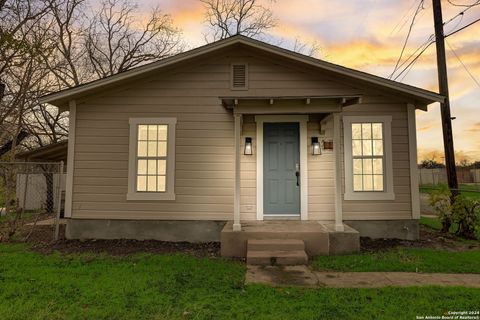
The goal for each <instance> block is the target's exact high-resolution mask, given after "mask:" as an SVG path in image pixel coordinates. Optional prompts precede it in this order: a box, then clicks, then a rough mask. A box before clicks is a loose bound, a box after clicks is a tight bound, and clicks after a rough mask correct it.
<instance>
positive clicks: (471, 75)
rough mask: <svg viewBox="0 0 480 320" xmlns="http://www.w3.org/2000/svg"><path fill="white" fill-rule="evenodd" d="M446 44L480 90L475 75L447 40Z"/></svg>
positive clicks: (479, 84)
mask: <svg viewBox="0 0 480 320" xmlns="http://www.w3.org/2000/svg"><path fill="white" fill-rule="evenodd" d="M445 42H446V43H447V46H448V47H449V48H450V50H452V52H453V54H454V55H455V57H456V58H457V60H458V61H459V62H460V64H461V65H462V66H463V68H464V69H465V71H467V73H468V75H469V76H470V78H472V80H473V82H475V83H476V84H477V86H478V87H479V88H480V83H479V82H478V81H477V79H475V77H474V76H473V74H472V73H471V72H470V70H469V69H468V68H467V66H466V65H465V63H463V61H462V59H460V57H459V56H458V55H457V53H456V52H455V50H453V48H452V46H451V45H450V43H448V41H447V40H445Z"/></svg>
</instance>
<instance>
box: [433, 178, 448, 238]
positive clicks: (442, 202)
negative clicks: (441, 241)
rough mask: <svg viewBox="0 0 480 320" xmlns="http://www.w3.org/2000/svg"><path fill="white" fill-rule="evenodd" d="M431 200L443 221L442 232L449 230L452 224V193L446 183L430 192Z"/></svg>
mask: <svg viewBox="0 0 480 320" xmlns="http://www.w3.org/2000/svg"><path fill="white" fill-rule="evenodd" d="M429 202H430V205H431V206H432V208H433V209H434V210H435V211H436V212H437V214H438V217H439V219H440V221H441V222H442V232H448V230H449V229H450V226H451V224H452V193H451V192H450V190H449V189H448V187H447V186H446V185H441V186H440V188H439V189H437V190H433V191H432V192H430V193H429Z"/></svg>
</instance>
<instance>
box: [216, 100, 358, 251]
mask: <svg viewBox="0 0 480 320" xmlns="http://www.w3.org/2000/svg"><path fill="white" fill-rule="evenodd" d="M221 100H222V103H223V105H224V107H226V108H227V109H230V110H232V113H233V117H234V124H235V125H234V130H235V134H234V139H235V146H234V148H235V155H234V159H235V161H234V165H235V170H234V177H235V184H234V210H233V217H232V218H233V219H232V221H230V222H229V223H227V225H226V226H225V227H224V229H223V231H222V235H221V241H222V255H224V256H240V257H245V256H247V255H248V253H247V252H248V251H249V250H248V248H249V241H250V242H251V241H252V240H260V239H264V240H265V239H277V240H285V239H296V240H301V241H303V243H304V249H305V252H306V253H307V254H308V255H318V254H335V253H344V252H352V251H358V248H359V236H358V232H356V231H355V230H353V229H352V228H350V227H348V226H346V225H345V224H344V223H343V211H342V157H341V153H340V150H341V140H340V139H341V127H342V124H341V119H342V110H343V108H344V107H346V106H350V105H354V104H359V103H361V96H359V95H358V96H296V97H245V96H240V97H222V98H221ZM288 123H298V125H297V126H296V127H295V126H294V127H293V129H295V130H298V136H296V137H295V138H296V140H297V141H298V146H296V147H295V146H294V147H293V148H291V149H289V150H288V151H287V150H286V149H285V150H286V151H284V153H280V154H279V153H278V152H277V153H275V156H272V155H269V152H270V153H271V149H270V150H268V149H267V148H268V147H269V144H272V143H277V141H273V142H272V141H271V139H270V140H268V137H269V133H268V132H267V130H271V129H269V128H270V127H271V125H272V124H288ZM326 123H328V124H329V130H330V134H329V135H327V134H325V128H324V127H325V124H326ZM267 124H268V126H267ZM247 126H250V127H249V128H251V129H250V131H248V130H246V129H245V128H246V127H247ZM252 128H253V129H252ZM283 128H284V129H280V131H282V130H290V129H292V128H289V127H288V126H283ZM285 128H286V129H285ZM296 128H298V129H296ZM245 131H248V132H245ZM272 135H273V136H275V135H276V133H275V132H274V133H273V134H270V136H272ZM252 136H253V137H252ZM327 136H328V137H327ZM282 142H283V140H280V142H279V143H277V145H281V144H282ZM289 142H291V141H285V144H287V143H289ZM279 148H280V147H279ZM285 148H286V147H285ZM327 149H328V150H327ZM275 150H276V149H275ZM291 150H298V158H297V159H294V160H292V163H293V166H295V165H296V172H292V174H293V173H295V175H296V188H294V189H293V190H294V191H293V192H298V200H297V202H298V205H297V206H295V199H293V200H292V201H291V202H292V205H290V203H286V202H288V201H286V200H285V201H284V202H281V201H279V202H280V206H277V209H275V207H274V206H271V205H270V206H269V204H270V202H272V201H269V200H271V199H269V197H276V198H275V199H278V198H281V197H282V196H283V197H289V196H290V192H289V190H290V189H288V187H285V186H281V187H282V188H283V189H282V190H286V191H284V192H283V193H281V192H277V194H276V195H273V196H271V195H269V193H272V190H268V188H269V187H270V186H271V185H272V184H271V183H270V182H271V181H269V180H268V179H271V180H272V179H273V180H274V181H276V180H275V178H276V177H273V178H272V177H271V176H268V172H269V168H268V163H270V162H272V157H287V156H288V157H290V156H291V153H292V151H291ZM322 152H323V153H325V155H324V158H323V159H327V158H328V160H327V161H323V162H322V160H321V159H322V156H321V154H322ZM267 157H270V159H269V158H267ZM245 159H248V161H249V165H251V167H253V166H254V167H255V169H254V170H251V171H254V175H253V174H252V173H250V175H249V176H247V174H246V173H245V172H243V171H242V161H243V162H245V161H247V160H245ZM274 160H275V159H274ZM295 162H296V164H295ZM319 163H320V165H319ZM278 165H279V166H281V164H278ZM288 166H292V164H289V165H288ZM309 166H310V168H309ZM270 169H271V168H270ZM292 170H294V169H292ZM314 170H316V171H315V172H313V171H314ZM322 170H324V171H325V173H326V175H328V176H329V177H331V179H330V180H328V181H327V180H325V181H327V183H328V185H327V186H326V187H325V188H326V189H328V192H326V193H325V194H316V190H317V189H318V188H317V189H316V188H315V186H314V185H313V183H312V181H313V180H314V175H315V174H316V175H321V174H322ZM270 171H272V170H270ZM288 174H290V173H288ZM280 178H283V177H280ZM293 179H295V178H293V177H292V178H291V180H293ZM312 179H313V180H312ZM277 180H278V179H277ZM287 180H288V179H287ZM252 181H254V186H253V187H252V189H253V188H255V195H254V198H255V203H254V204H251V203H250V204H248V203H247V202H246V201H242V196H244V195H242V193H243V194H245V191H244V190H245V187H244V186H242V184H253V183H252ZM287 183H288V181H287ZM291 183H293V184H295V180H293V181H291ZM309 184H310V186H309ZM329 192H330V193H329ZM273 193H274V192H273ZM321 197H323V198H328V200H323V203H325V201H326V202H328V204H325V205H324V208H318V207H320V206H322V203H314V201H315V200H314V199H316V198H321ZM292 198H293V196H292ZM250 208H254V209H253V210H252V211H254V212H252V213H248V209H250ZM315 208H317V211H319V210H320V211H323V212H325V211H328V214H324V215H319V214H318V212H317V213H315V212H313V211H315V210H314V209H315ZM275 210H278V211H275ZM246 211H247V212H246ZM242 217H244V219H242ZM281 242H282V241H278V243H277V246H275V244H272V245H271V246H270V248H277V249H282V246H281V245H280V243H281ZM267 247H268V246H267ZM287 247H288V246H287ZM277 251H279V250H277ZM280 251H282V250H280Z"/></svg>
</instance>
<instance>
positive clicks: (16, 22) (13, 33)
mask: <svg viewBox="0 0 480 320" xmlns="http://www.w3.org/2000/svg"><path fill="white" fill-rule="evenodd" d="M1 5H2V6H1V10H0V89H1V90H0V91H1V95H0V127H3V126H4V122H5V120H6V119H9V118H11V117H12V116H13V113H14V112H15V109H14V106H15V104H12V103H10V101H4V99H3V98H4V97H5V96H7V95H9V90H11V87H10V86H9V85H8V83H7V82H8V80H7V77H8V76H9V75H8V74H7V73H9V72H12V71H13V70H12V68H17V67H19V66H22V64H24V63H25V58H26V56H28V55H29V54H30V53H31V52H32V48H31V43H30V42H29V41H30V40H29V39H28V36H29V33H30V31H31V30H32V28H34V27H35V26H36V25H37V24H38V22H39V21H40V20H41V19H42V18H43V17H44V16H45V14H46V13H47V11H48V9H47V8H46V7H45V6H44V4H43V2H42V1H36V0H5V1H2V3H1ZM27 60H28V58H27ZM2 132H3V133H4V132H5V131H4V130H2Z"/></svg>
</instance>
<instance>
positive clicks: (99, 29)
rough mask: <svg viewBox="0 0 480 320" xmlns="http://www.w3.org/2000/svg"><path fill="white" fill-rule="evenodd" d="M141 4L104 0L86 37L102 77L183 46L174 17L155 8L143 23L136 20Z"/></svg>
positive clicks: (162, 55)
mask: <svg viewBox="0 0 480 320" xmlns="http://www.w3.org/2000/svg"><path fill="white" fill-rule="evenodd" d="M137 9H138V8H137V5H135V4H132V3H131V2H129V1H128V0H104V1H103V2H102V4H101V9H100V11H99V12H98V13H97V14H96V15H94V17H93V18H92V22H91V24H90V26H89V28H88V34H87V38H86V49H87V56H88V58H89V60H90V64H91V66H92V67H93V71H94V72H95V74H96V75H97V76H98V77H106V76H109V75H112V74H115V73H119V72H123V71H125V70H128V69H131V68H133V67H136V66H139V65H142V64H145V63H148V62H152V61H156V60H159V59H162V58H165V57H168V56H171V55H173V54H176V53H178V52H180V51H181V50H183V45H182V42H181V40H180V31H179V30H178V29H177V28H175V27H174V26H173V22H172V18H171V16H170V15H168V14H164V13H162V12H161V11H160V10H159V9H158V8H155V9H152V11H151V14H150V17H149V18H148V19H147V21H146V22H145V23H143V24H138V23H135V20H136V19H135V17H136V14H137Z"/></svg>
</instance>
